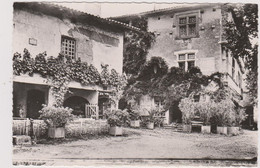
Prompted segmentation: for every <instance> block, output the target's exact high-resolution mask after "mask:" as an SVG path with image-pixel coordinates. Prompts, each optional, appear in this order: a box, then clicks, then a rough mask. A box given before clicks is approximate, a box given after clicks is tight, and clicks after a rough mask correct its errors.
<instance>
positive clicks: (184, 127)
mask: <svg viewBox="0 0 260 168" xmlns="http://www.w3.org/2000/svg"><path fill="white" fill-rule="evenodd" d="M182 128H183V129H182V131H183V132H191V129H192V127H191V125H183V126H182Z"/></svg>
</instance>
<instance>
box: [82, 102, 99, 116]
mask: <svg viewBox="0 0 260 168" xmlns="http://www.w3.org/2000/svg"><path fill="white" fill-rule="evenodd" d="M98 111H99V110H98V105H96V104H86V105H85V115H86V118H95V119H98V117H99V116H98Z"/></svg>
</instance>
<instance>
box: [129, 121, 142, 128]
mask: <svg viewBox="0 0 260 168" xmlns="http://www.w3.org/2000/svg"><path fill="white" fill-rule="evenodd" d="M130 127H133V128H140V120H132V121H130Z"/></svg>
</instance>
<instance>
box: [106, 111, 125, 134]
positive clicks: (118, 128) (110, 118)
mask: <svg viewBox="0 0 260 168" xmlns="http://www.w3.org/2000/svg"><path fill="white" fill-rule="evenodd" d="M105 116H106V118H107V122H108V124H109V126H110V128H109V134H110V135H114V136H116V135H123V128H122V126H123V125H125V124H126V122H127V121H128V120H129V114H128V112H127V111H126V110H120V109H113V110H107V111H106V112H105Z"/></svg>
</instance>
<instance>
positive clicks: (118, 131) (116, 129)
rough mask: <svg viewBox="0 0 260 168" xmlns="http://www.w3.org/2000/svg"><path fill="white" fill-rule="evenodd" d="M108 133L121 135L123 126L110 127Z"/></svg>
mask: <svg viewBox="0 0 260 168" xmlns="http://www.w3.org/2000/svg"><path fill="white" fill-rule="evenodd" d="M109 134H110V135H114V136H117V135H123V128H122V127H118V126H115V127H110V128H109Z"/></svg>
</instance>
